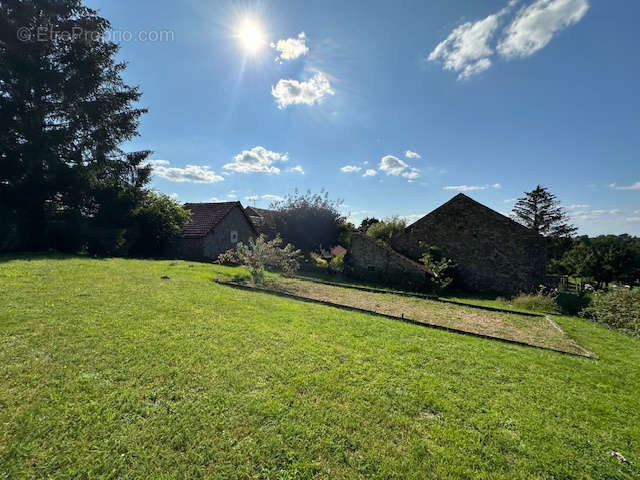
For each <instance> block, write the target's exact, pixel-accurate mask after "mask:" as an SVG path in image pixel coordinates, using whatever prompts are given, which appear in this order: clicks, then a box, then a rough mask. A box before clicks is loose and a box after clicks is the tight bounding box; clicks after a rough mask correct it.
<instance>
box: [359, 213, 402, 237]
mask: <svg viewBox="0 0 640 480" xmlns="http://www.w3.org/2000/svg"><path fill="white" fill-rule="evenodd" d="M406 226H407V222H406V220H404V219H403V218H400V217H398V216H394V217H389V218H385V219H384V220H382V221H380V222H376V223H373V224H372V225H371V226H370V227H369V228H368V229H367V236H369V237H372V238H376V239H378V240H382V241H383V242H385V243H389V242H390V241H391V238H392V237H393V236H394V235H395V234H396V233H399V232H401V231H402V230H404V229H405V228H406Z"/></svg>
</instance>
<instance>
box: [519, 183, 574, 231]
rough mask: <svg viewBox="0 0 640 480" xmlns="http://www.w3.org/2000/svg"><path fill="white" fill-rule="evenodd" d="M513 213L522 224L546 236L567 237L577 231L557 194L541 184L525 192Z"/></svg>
mask: <svg viewBox="0 0 640 480" xmlns="http://www.w3.org/2000/svg"><path fill="white" fill-rule="evenodd" d="M513 214H514V216H515V219H516V220H517V221H518V222H520V223H521V224H522V225H524V226H525V227H527V228H530V229H531V230H533V231H535V232H537V233H539V234H540V235H544V236H545V237H551V238H566V237H571V235H573V234H574V233H575V232H576V231H577V228H576V227H574V226H573V225H571V224H570V223H569V216H568V215H567V213H566V212H565V210H564V209H563V208H562V207H561V206H560V202H559V201H558V200H557V199H556V196H555V195H553V194H552V193H551V192H549V190H547V189H546V188H545V187H542V186H541V185H538V186H537V187H536V188H535V189H533V190H532V191H530V192H525V193H524V197H522V198H520V199H519V200H518V201H517V202H516V204H515V206H514V207H513Z"/></svg>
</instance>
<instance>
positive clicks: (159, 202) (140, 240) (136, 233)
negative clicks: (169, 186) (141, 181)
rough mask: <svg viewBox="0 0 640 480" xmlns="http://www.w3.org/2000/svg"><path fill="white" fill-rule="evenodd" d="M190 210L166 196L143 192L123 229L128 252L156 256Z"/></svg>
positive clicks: (180, 226)
mask: <svg viewBox="0 0 640 480" xmlns="http://www.w3.org/2000/svg"><path fill="white" fill-rule="evenodd" d="M190 218H191V213H190V212H189V210H187V209H185V208H184V207H183V206H182V205H180V203H178V202H177V201H175V200H174V199H172V198H171V197H169V196H168V195H164V194H160V193H156V192H154V191H146V192H145V194H144V197H143V198H142V201H141V202H140V204H139V205H138V207H137V209H136V210H135V212H134V214H133V227H132V228H130V229H129V231H128V232H127V240H128V243H129V253H130V254H131V255H136V256H143V257H158V256H161V255H163V254H164V253H166V251H167V249H168V247H169V245H170V244H171V242H172V241H173V240H174V239H175V238H176V237H177V236H178V234H179V233H180V231H181V230H182V229H183V228H184V226H185V225H186V224H187V223H188V222H189V219H190Z"/></svg>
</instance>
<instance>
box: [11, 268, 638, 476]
mask: <svg viewBox="0 0 640 480" xmlns="http://www.w3.org/2000/svg"><path fill="white" fill-rule="evenodd" d="M234 272H235V271H234V270H233V269H225V268H223V267H214V266H211V265H206V264H189V263H186V262H169V261H139V260H121V259H107V260H92V259H85V258H73V257H70V258H62V257H59V258H54V257H49V258H47V257H40V258H38V257H32V258H28V257H25V258H22V259H20V258H10V257H4V258H3V257H0V299H1V301H0V479H5V478H6V479H22V478H56V479H69V478H85V479H97V478H140V479H151V478H154V479H155V478H163V479H165V478H166V479H169V478H185V479H186V478H189V479H197V478H225V479H226V478H229V479H234V478H238V479H240V478H243V479H244V478H255V479H294V478H326V479H329V478H331V479H334V478H379V479H392V478H409V479H430V478H433V479H439V478H487V479H488V478H491V479H493V478H504V479H514V478H522V479H525V478H526V479H531V478H562V479H565V478H584V479H589V478H593V479H596V478H597V479H599V478H638V477H640V469H639V465H640V368H639V367H640V340H638V339H637V338H632V337H629V336H626V335H623V334H620V333H617V332H614V331H611V330H607V329H605V328H603V327H601V326H598V325H595V324H592V323H589V322H586V321H583V320H581V319H577V318H563V317H559V318H556V320H557V321H558V323H560V324H561V326H562V327H563V328H564V329H565V331H567V333H568V334H569V335H571V336H572V337H573V338H574V339H575V340H576V341H577V342H578V343H580V344H581V345H583V346H584V347H585V348H587V349H589V350H591V351H593V352H595V353H596V354H597V355H598V356H599V358H600V359H599V360H592V359H587V358H581V357H575V356H569V355H562V354H558V353H554V352H550V351H545V350H540V349H534V348H528V347H520V346H516V345H509V344H505V343H501V342H497V341H491V340H483V339H479V338H473V337H469V336H464V335H457V334H453V333H448V332H443V331H438V330H433V329H428V328H423V327H419V326H414V325H410V324H406V323H402V322H395V321H392V320H388V319H384V318H381V317H375V316H370V315H365V314H359V313H352V312H345V311H343V310H338V309H333V308H330V307H325V306H321V305H312V304H308V303H303V302H297V301H293V300H288V299H283V298H278V297H274V296H270V295H267V294H259V293H252V292H243V291H238V290H234V289H231V288H228V287H224V286H220V285H216V284H215V283H213V282H212V278H214V277H218V276H221V275H223V276H224V275H229V276H231V275H233V274H234ZM163 275H168V276H169V277H170V278H169V279H167V280H163V279H162V278H161V276H163ZM614 450H615V451H617V452H620V453H621V454H622V455H624V457H626V459H627V460H628V463H624V462H621V461H619V460H617V459H616V458H615V457H613V456H612V455H611V452H612V451H614Z"/></svg>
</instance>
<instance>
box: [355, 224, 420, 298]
mask: <svg viewBox="0 0 640 480" xmlns="http://www.w3.org/2000/svg"><path fill="white" fill-rule="evenodd" d="M345 273H346V274H347V275H348V276H350V277H352V278H354V279H356V280H364V281H371V282H376V283H381V284H386V285H390V286H392V287H395V288H399V289H407V290H416V291H422V292H425V291H430V290H431V285H432V284H431V281H430V279H431V278H432V274H431V273H430V272H429V271H428V270H427V269H426V268H425V267H424V265H421V264H419V263H417V262H414V261H413V260H411V259H409V258H406V257H404V256H403V255H400V254H399V253H398V252H396V251H394V250H393V249H392V248H391V247H389V246H388V245H386V244H384V243H383V242H381V241H379V240H375V239H373V238H370V237H367V236H366V235H363V234H361V233H354V234H353V236H352V238H351V246H350V247H349V251H348V252H347V255H346V257H345Z"/></svg>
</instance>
